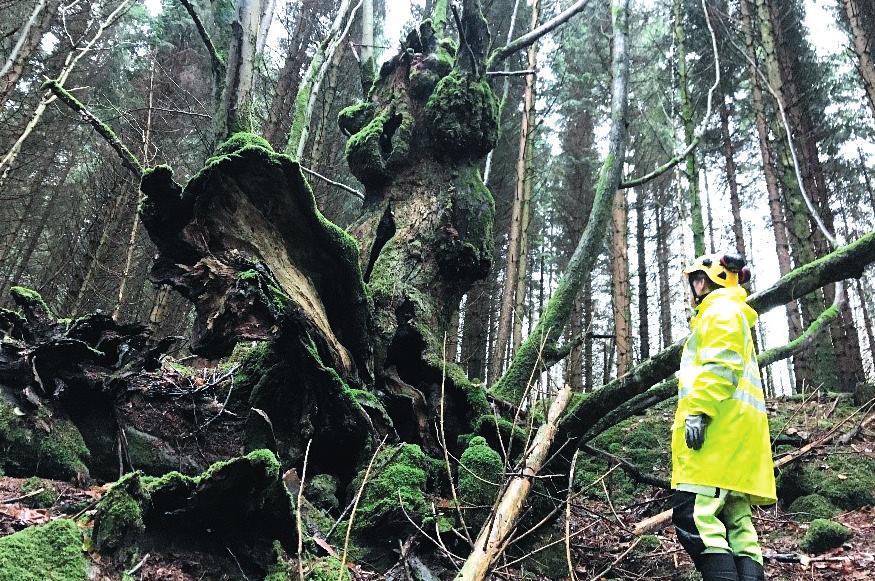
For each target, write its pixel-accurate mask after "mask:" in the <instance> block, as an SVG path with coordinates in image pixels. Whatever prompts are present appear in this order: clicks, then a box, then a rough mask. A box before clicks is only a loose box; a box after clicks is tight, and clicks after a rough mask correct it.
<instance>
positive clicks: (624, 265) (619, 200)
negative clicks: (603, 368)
mask: <svg viewBox="0 0 875 581" xmlns="http://www.w3.org/2000/svg"><path fill="white" fill-rule="evenodd" d="M626 208H627V207H626V194H625V190H620V189H618V190H617V191H616V192H614V202H613V206H612V208H611V226H612V231H611V290H612V292H611V294H612V297H611V298H612V299H613V301H612V308H613V313H614V345H615V348H616V350H617V360H616V361H617V377H620V376H621V375H625V374H626V372H628V371H629V368H630V367H631V366H632V330H631V320H630V319H631V314H632V308H631V306H632V297H631V295H630V293H629V242H628V239H627V236H628V225H627V219H628V212H627V209H626Z"/></svg>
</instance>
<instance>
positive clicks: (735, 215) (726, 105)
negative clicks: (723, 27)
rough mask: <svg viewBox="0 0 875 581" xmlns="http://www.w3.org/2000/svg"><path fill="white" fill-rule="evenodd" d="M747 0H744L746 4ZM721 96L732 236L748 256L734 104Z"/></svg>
mask: <svg viewBox="0 0 875 581" xmlns="http://www.w3.org/2000/svg"><path fill="white" fill-rule="evenodd" d="M744 1H746V0H742V2H744ZM725 88H726V85H725V84H724V93H723V95H722V96H721V97H722V99H721V101H722V102H721V104H720V136H721V138H722V140H723V157H724V160H725V166H724V167H725V170H724V171H725V172H726V183H727V185H728V186H729V207H730V210H731V211H732V234H733V235H734V236H735V248H736V250H737V251H738V252H739V253H740V254H741V255H742V256H747V248H746V245H745V243H744V226H743V222H742V221H741V201H740V200H739V198H738V180H737V179H736V166H735V146H734V145H733V143H732V134H731V133H730V131H729V118H730V116H731V114H732V104H731V101H728V99H729V95H727V94H726V92H725Z"/></svg>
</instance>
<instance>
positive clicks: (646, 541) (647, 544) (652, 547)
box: [636, 535, 662, 553]
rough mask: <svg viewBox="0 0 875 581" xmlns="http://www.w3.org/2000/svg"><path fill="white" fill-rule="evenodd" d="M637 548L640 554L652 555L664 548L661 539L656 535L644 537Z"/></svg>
mask: <svg viewBox="0 0 875 581" xmlns="http://www.w3.org/2000/svg"><path fill="white" fill-rule="evenodd" d="M636 548H637V550H638V552H639V553H652V552H653V551H656V550H657V549H660V548H662V543H660V542H659V537H657V536H656V535H642V536H641V540H640V541H639V542H638V546H637V547H636Z"/></svg>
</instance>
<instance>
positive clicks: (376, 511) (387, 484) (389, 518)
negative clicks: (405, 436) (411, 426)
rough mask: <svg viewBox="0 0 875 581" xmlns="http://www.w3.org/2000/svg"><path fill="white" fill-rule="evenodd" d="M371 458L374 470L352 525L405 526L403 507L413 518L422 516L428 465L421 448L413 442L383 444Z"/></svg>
mask: <svg viewBox="0 0 875 581" xmlns="http://www.w3.org/2000/svg"><path fill="white" fill-rule="evenodd" d="M374 462H375V463H374V466H375V470H376V472H372V474H371V476H370V479H369V481H368V483H367V486H365V489H364V492H363V493H362V497H361V500H360V501H359V507H358V513H357V514H356V517H355V521H354V525H353V527H354V529H355V530H357V531H358V532H368V531H379V530H387V528H388V529H393V528H396V527H398V526H406V525H407V523H408V521H407V518H406V517H405V516H404V511H406V512H407V514H408V515H409V516H410V518H412V519H414V521H416V519H417V518H421V516H422V515H423V514H424V513H425V508H426V503H425V486H426V482H427V473H426V470H428V468H429V462H428V457H427V456H426V455H425V454H424V453H423V452H422V449H420V447H419V446H418V445H416V444H401V445H400V446H399V447H397V448H386V449H384V450H382V451H381V452H380V453H379V454H378V455H377V458H376V460H375V461H374ZM363 475H364V472H361V473H360V474H359V476H357V477H356V479H355V480H353V483H352V485H351V488H352V489H353V490H357V489H358V486H360V483H361V478H362V477H363ZM399 499H400V503H401V504H402V505H403V507H404V509H403V511H402V509H401V506H399Z"/></svg>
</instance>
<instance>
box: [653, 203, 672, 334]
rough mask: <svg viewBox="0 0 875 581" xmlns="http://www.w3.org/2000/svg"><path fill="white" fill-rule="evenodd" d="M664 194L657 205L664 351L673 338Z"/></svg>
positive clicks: (657, 267) (661, 322) (658, 263)
mask: <svg viewBox="0 0 875 581" xmlns="http://www.w3.org/2000/svg"><path fill="white" fill-rule="evenodd" d="M663 201H664V200H663V194H662V193H660V196H659V201H658V202H657V204H656V208H655V215H656V232H655V234H656V270H657V276H658V279H659V337H660V345H661V348H662V349H665V348H667V347H668V346H669V345H671V344H672V338H671V335H672V333H671V304H672V300H671V296H672V292H671V285H670V284H669V282H668V271H669V267H670V265H669V259H668V236H669V234H670V231H669V230H668V226H667V225H666V222H665V218H664V215H663V211H664V207H663Z"/></svg>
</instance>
